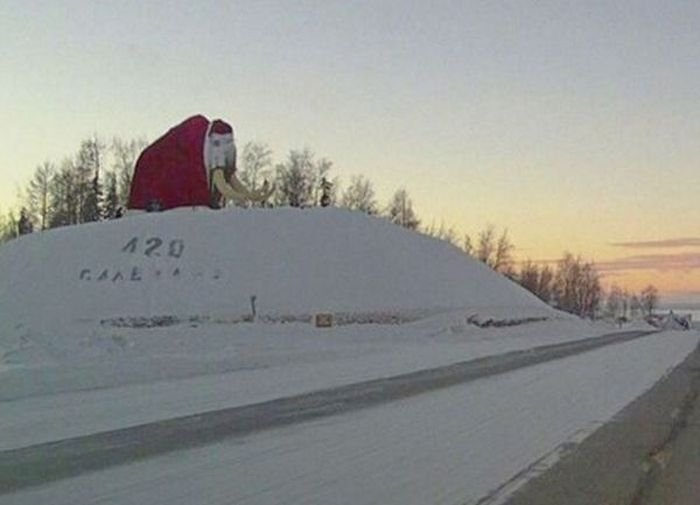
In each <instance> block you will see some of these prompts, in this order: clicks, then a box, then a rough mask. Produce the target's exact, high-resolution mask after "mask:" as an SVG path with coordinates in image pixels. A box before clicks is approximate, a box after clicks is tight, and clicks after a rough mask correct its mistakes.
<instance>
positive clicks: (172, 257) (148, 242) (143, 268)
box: [78, 236, 222, 284]
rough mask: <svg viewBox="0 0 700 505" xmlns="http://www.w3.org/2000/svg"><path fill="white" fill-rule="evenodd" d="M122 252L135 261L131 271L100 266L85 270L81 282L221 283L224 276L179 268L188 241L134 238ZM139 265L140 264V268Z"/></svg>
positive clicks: (205, 269)
mask: <svg viewBox="0 0 700 505" xmlns="http://www.w3.org/2000/svg"><path fill="white" fill-rule="evenodd" d="M121 252H122V253H124V254H128V255H130V256H132V257H133V259H134V260H135V261H134V263H132V264H131V265H129V266H128V267H124V266H121V267H118V266H111V267H110V266H105V265H101V266H97V267H85V268H82V269H81V270H80V273H79V275H78V277H79V279H80V280H81V281H84V282H110V283H115V284H116V283H120V282H141V281H145V280H151V279H153V280H158V279H166V278H170V279H179V278H189V279H212V280H218V279H221V277H222V273H221V271H220V270H219V269H217V268H211V267H204V266H203V267H201V268H196V269H194V270H189V271H185V270H184V269H183V267H182V266H181V265H180V264H179V261H177V260H179V259H180V258H182V256H183V254H184V253H185V241H184V240H182V239H179V238H173V239H163V238H162V237H156V236H153V237H131V238H130V239H129V240H127V241H126V242H125V243H123V244H122V245H121ZM147 258H151V259H152V260H156V259H158V258H164V259H166V258H167V259H169V261H167V262H166V263H165V264H162V262H158V261H148V259H147ZM136 263H138V264H136Z"/></svg>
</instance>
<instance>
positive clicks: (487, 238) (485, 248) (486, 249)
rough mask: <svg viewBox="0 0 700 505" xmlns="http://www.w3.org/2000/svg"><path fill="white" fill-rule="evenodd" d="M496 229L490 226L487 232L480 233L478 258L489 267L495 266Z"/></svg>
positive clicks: (477, 249)
mask: <svg viewBox="0 0 700 505" xmlns="http://www.w3.org/2000/svg"><path fill="white" fill-rule="evenodd" d="M495 240H496V228H495V227H494V226H493V225H492V224H490V225H488V226H487V227H486V229H485V230H482V231H481V232H480V233H479V243H478V245H477V248H476V258H477V259H478V260H479V261H482V262H484V263H486V264H487V265H488V266H492V265H493V256H494V252H495V251H496V244H495Z"/></svg>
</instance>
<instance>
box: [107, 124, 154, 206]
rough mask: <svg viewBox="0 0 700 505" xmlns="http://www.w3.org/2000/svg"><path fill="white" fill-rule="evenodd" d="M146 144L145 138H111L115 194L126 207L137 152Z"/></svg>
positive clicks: (137, 155)
mask: <svg viewBox="0 0 700 505" xmlns="http://www.w3.org/2000/svg"><path fill="white" fill-rule="evenodd" d="M147 145H148V142H147V141H146V139H143V138H138V139H132V140H128V141H127V140H123V139H121V138H119V137H115V138H114V139H112V145H111V150H112V155H113V157H114V164H113V166H112V169H113V170H114V172H115V174H116V176H117V195H118V198H119V204H120V205H121V206H123V207H126V204H127V202H128V201H129V191H130V190H131V178H132V176H133V175H134V166H135V165H136V161H137V160H138V157H139V154H140V153H141V151H143V150H144V148H145V147H146V146H147Z"/></svg>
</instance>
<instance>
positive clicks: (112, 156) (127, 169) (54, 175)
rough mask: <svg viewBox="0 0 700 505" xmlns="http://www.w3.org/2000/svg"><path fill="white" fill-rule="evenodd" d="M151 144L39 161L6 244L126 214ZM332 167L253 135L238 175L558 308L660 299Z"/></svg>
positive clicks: (6, 225)
mask: <svg viewBox="0 0 700 505" xmlns="http://www.w3.org/2000/svg"><path fill="white" fill-rule="evenodd" d="M146 145H147V142H146V141H145V140H144V139H132V140H123V139H120V138H114V139H113V140H112V141H111V142H109V143H107V142H104V141H101V140H100V139H98V138H97V137H93V138H90V139H86V140H84V141H82V142H81V144H80V147H79V149H78V151H77V153H75V155H73V156H70V157H68V158H66V159H64V160H63V161H62V162H61V163H60V164H57V163H55V162H51V161H47V162H45V163H43V164H41V165H39V166H38V167H36V169H35V171H34V174H33V176H32V178H31V179H30V181H29V182H28V183H27V185H26V187H25V188H24V189H23V191H22V194H21V198H20V202H21V208H20V210H19V212H18V213H15V211H12V210H10V211H9V212H8V213H7V214H6V215H4V216H3V215H0V243H1V242H3V241H7V240H10V239H12V238H15V237H17V236H19V235H20V234H24V233H31V232H32V231H34V230H46V229H50V228H56V227H60V226H69V225H74V224H80V223H86V222H91V221H100V220H105V219H114V218H117V217H119V216H120V215H121V211H122V209H124V208H125V207H126V204H127V201H128V197H129V189H130V184H131V177H132V175H133V169H134V165H135V163H136V160H137V158H138V155H139V154H140V152H141V151H142V150H143V149H144V147H145V146H146ZM332 170H333V163H332V162H331V161H330V160H329V159H327V158H323V157H322V158H317V157H316V155H315V154H314V152H313V151H312V150H311V149H308V148H305V149H299V150H291V151H290V152H289V153H288V155H287V157H286V158H285V159H284V160H283V161H282V162H279V163H274V161H273V153H272V150H271V149H270V148H269V146H268V145H267V144H264V143H261V142H248V143H246V144H245V145H244V146H243V148H242V150H241V152H240V155H239V158H238V176H239V178H240V179H241V180H242V182H243V183H244V184H246V185H247V186H248V187H250V188H251V189H253V190H255V189H258V188H259V187H260V186H261V185H262V184H263V183H264V181H268V182H271V183H273V184H274V187H275V191H274V193H273V195H272V197H271V198H270V202H269V203H267V204H266V205H272V206H276V207H283V206H290V207H316V206H335V207H342V208H347V209H351V210H356V211H360V212H365V213H367V214H370V215H376V216H380V217H383V218H385V219H388V220H389V221H391V222H392V223H394V224H396V225H399V226H402V227H404V228H407V229H410V230H415V231H418V232H421V233H423V234H426V235H429V236H432V237H435V238H438V239H440V240H444V241H447V242H449V243H451V244H453V245H454V246H455V247H458V248H459V249H460V250H462V252H463V253H464V254H467V255H469V256H471V257H473V258H475V259H477V260H479V261H481V262H483V263H484V264H486V265H487V266H488V267H490V268H492V269H493V270H495V271H497V272H499V273H501V274H503V275H504V276H506V277H507V278H509V279H510V280H512V281H513V282H516V283H518V284H520V285H521V286H522V287H524V288H525V289H527V290H528V291H530V292H532V293H533V294H534V295H535V296H537V297H539V298H540V299H541V300H543V301H544V302H546V303H548V304H550V305H552V306H554V307H556V308H558V309H560V310H564V311H566V312H570V313H572V314H576V315H578V316H581V317H585V318H594V317H597V316H599V315H601V314H605V315H607V316H609V317H613V318H616V319H626V318H631V317H635V316H636V315H637V314H651V312H652V311H653V310H654V308H655V307H656V306H657V305H658V291H657V290H656V288H655V287H654V286H651V285H650V286H647V288H645V290H643V291H642V292H641V293H639V294H630V293H628V292H627V291H625V290H623V289H621V288H619V287H618V286H615V285H613V286H612V288H611V289H610V291H609V293H607V296H606V293H604V291H603V289H602V286H601V276H600V274H599V272H598V271H597V270H596V268H595V265H594V264H593V263H592V262H589V261H585V260H583V259H582V258H581V257H580V256H574V255H573V254H571V253H568V252H566V253H564V255H563V256H562V258H561V259H560V260H558V261H557V262H555V263H553V264H549V263H548V264H537V263H535V262H532V261H530V260H526V261H524V262H522V263H520V264H519V265H518V263H517V262H516V261H515V257H514V251H515V246H514V244H513V243H512V241H511V239H510V237H509V235H508V230H507V229H504V230H503V231H502V232H500V233H498V231H497V229H496V227H495V226H493V225H489V226H487V227H486V228H485V229H483V230H482V231H481V232H479V233H478V234H477V235H476V236H475V237H471V236H470V235H468V234H465V235H463V236H462V237H460V235H459V234H458V233H457V232H456V231H455V229H454V228H451V227H446V226H445V225H444V223H441V224H440V225H439V226H436V225H435V223H431V224H430V225H422V224H421V220H420V219H419V217H418V216H417V214H416V212H415V210H414V209H413V202H412V200H411V198H410V196H409V194H408V191H407V190H406V189H405V188H399V189H397V190H396V191H395V192H394V193H393V195H392V196H391V198H390V199H389V201H388V202H386V204H384V205H381V204H380V203H379V200H378V198H377V195H376V193H375V190H374V185H373V184H372V182H371V180H370V179H368V178H367V177H365V176H363V175H354V176H352V177H351V178H350V181H349V183H348V185H347V186H346V187H345V188H343V187H341V183H340V180H339V178H338V177H335V176H333V174H332Z"/></svg>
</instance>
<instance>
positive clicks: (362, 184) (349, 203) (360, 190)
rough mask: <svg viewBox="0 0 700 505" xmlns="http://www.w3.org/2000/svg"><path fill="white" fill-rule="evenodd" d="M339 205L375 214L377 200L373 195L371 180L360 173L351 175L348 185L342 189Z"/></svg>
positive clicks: (376, 211)
mask: <svg viewBox="0 0 700 505" xmlns="http://www.w3.org/2000/svg"><path fill="white" fill-rule="evenodd" d="M340 206H341V207H345V208H346V209H351V210H359V211H361V212H365V213H367V214H370V215H372V214H377V213H378V209H377V200H376V199H375V196H374V187H373V186H372V182H371V181H370V180H369V179H367V178H366V177H364V176H362V175H355V176H353V177H352V179H351V181H350V186H348V187H347V188H346V189H345V191H343V196H342V197H341V199H340Z"/></svg>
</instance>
